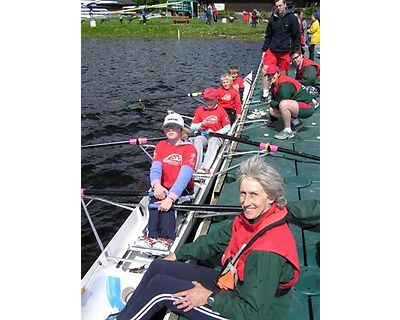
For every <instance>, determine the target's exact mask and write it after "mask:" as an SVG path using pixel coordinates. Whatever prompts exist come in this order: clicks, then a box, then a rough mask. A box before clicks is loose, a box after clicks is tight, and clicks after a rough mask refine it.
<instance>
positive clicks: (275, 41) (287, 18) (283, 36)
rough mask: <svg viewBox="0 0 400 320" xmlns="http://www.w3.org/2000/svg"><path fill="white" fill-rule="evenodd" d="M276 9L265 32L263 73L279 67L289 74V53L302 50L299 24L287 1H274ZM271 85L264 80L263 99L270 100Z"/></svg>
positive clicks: (282, 71)
mask: <svg viewBox="0 0 400 320" xmlns="http://www.w3.org/2000/svg"><path fill="white" fill-rule="evenodd" d="M274 3H275V9H274V11H273V14H272V16H271V19H270V20H269V23H268V25H267V29H266V32H265V40H264V45H263V47H262V51H263V63H264V68H263V72H264V74H265V72H266V70H267V68H268V66H269V65H271V64H274V65H277V66H278V67H279V69H280V70H281V73H283V74H287V71H288V70H289V65H290V54H289V52H291V51H293V50H295V49H298V48H300V41H301V37H300V28H299V22H298V20H297V18H296V17H295V16H294V14H293V13H291V12H289V11H288V10H287V8H286V0H274ZM269 87H270V83H269V81H268V79H267V77H264V78H263V93H262V97H263V98H264V99H268V96H269Z"/></svg>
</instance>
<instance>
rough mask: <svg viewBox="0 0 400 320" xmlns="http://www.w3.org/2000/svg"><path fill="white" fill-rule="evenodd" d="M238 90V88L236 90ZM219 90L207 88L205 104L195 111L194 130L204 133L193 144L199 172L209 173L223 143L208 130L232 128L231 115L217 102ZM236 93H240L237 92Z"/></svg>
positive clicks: (223, 130)
mask: <svg viewBox="0 0 400 320" xmlns="http://www.w3.org/2000/svg"><path fill="white" fill-rule="evenodd" d="M233 90H235V89H233ZM235 91H236V90H235ZM217 94H218V91H217V89H215V88H211V87H210V88H207V89H205V90H204V93H203V100H204V102H205V103H204V105H201V106H200V107H198V108H197V109H196V111H195V113H194V118H193V120H192V123H191V125H190V130H192V131H193V132H195V131H199V132H200V133H203V134H202V135H198V136H196V137H195V138H194V139H193V144H194V146H195V148H196V150H197V164H196V169H197V173H200V174H209V173H210V168H211V165H212V163H213V161H214V159H215V156H216V154H217V152H218V148H219V147H220V146H221V145H222V139H221V138H217V137H209V136H208V135H207V133H208V132H218V133H222V134H225V133H228V132H229V130H230V129H231V125H230V122H229V116H228V114H227V112H226V111H225V109H224V108H223V107H221V106H219V104H218V103H217V99H218V98H217ZM236 94H238V93H237V92H236ZM205 147H207V152H206V154H205V156H204V161H203V162H202V158H203V148H205Z"/></svg>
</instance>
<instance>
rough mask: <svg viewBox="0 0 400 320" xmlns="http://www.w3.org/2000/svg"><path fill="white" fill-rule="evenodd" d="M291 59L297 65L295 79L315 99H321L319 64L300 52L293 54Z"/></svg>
mask: <svg viewBox="0 0 400 320" xmlns="http://www.w3.org/2000/svg"><path fill="white" fill-rule="evenodd" d="M290 57H291V59H292V62H293V63H294V64H295V65H296V76H295V79H296V80H298V81H300V83H301V84H302V85H303V86H304V87H305V89H306V90H307V91H308V92H309V93H310V94H311V95H312V96H313V98H317V97H319V93H320V66H319V65H318V63H316V62H314V61H312V60H311V59H309V58H307V57H305V56H304V55H303V54H302V53H301V52H300V51H299V50H297V51H294V52H292V53H291V54H290Z"/></svg>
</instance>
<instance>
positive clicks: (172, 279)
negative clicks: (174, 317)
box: [117, 259, 221, 320]
mask: <svg viewBox="0 0 400 320" xmlns="http://www.w3.org/2000/svg"><path fill="white" fill-rule="evenodd" d="M218 274H219V272H218V271H217V270H214V269H211V268H207V267H203V266H199V265H194V264H189V263H183V262H178V261H168V260H160V259H159V260H154V261H153V262H152V263H151V265H150V267H149V269H148V270H147V271H146V273H145V274H144V276H143V278H142V281H141V282H140V284H139V286H138V287H137V288H136V290H135V291H134V292H133V294H132V297H131V298H130V299H129V301H128V303H127V305H126V306H125V308H124V309H123V310H122V311H121V312H120V313H119V315H118V316H117V319H118V320H128V319H135V320H139V319H140V320H148V319H151V317H152V316H153V315H154V314H156V313H157V312H158V311H160V310H161V309H163V308H168V309H169V310H171V311H173V312H175V313H179V314H182V315H183V316H185V317H186V318H188V319H195V320H210V319H216V316H218V313H216V312H212V310H211V309H210V308H209V307H208V306H207V305H204V306H201V307H196V308H193V309H192V310H190V311H188V312H184V311H183V310H179V309H178V308H177V307H176V306H175V305H174V304H173V302H174V301H175V300H176V298H173V297H172V294H174V293H176V292H179V291H184V290H188V289H191V288H193V287H194V285H193V284H192V281H197V282H199V283H201V284H202V285H203V286H204V287H205V288H207V289H209V290H212V291H213V292H216V293H217V292H218V291H219V290H218V288H217V287H216V285H215V281H216V279H217V278H218ZM218 317H219V319H221V316H218Z"/></svg>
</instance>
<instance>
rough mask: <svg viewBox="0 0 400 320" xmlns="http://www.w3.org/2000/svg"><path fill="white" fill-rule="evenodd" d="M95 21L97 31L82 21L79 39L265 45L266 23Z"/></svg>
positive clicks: (86, 21)
mask: <svg viewBox="0 0 400 320" xmlns="http://www.w3.org/2000/svg"><path fill="white" fill-rule="evenodd" d="M95 21H96V27H91V26H90V20H89V19H85V20H83V21H81V38H123V39H130V38H132V39H135V38H137V39H143V38H151V39H178V38H180V39H182V40H183V39H194V40H202V39H204V40H211V39H222V40H232V41H264V32H265V29H266V25H267V24H266V23H265V22H261V23H260V24H258V26H257V27H256V28H253V27H251V26H250V24H248V23H244V22H234V23H230V22H228V23H222V22H217V23H213V24H211V25H208V24H206V23H205V22H204V21H203V20H199V19H190V22H189V23H188V24H174V23H173V22H172V19H171V18H169V17H163V18H155V19H149V20H147V22H146V24H145V25H143V24H142V21H141V20H139V19H134V20H132V21H131V22H130V23H129V22H128V21H127V20H123V21H122V22H121V21H120V20H119V19H118V18H112V19H108V20H103V21H102V20H100V19H95ZM178 30H179V34H178Z"/></svg>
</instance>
